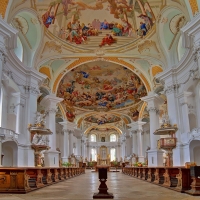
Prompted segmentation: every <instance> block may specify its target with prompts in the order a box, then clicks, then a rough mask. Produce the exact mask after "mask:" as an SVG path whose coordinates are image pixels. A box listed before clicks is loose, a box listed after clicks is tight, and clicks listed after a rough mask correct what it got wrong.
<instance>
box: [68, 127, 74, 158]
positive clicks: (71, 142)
mask: <svg viewBox="0 0 200 200" xmlns="http://www.w3.org/2000/svg"><path fill="white" fill-rule="evenodd" d="M73 133H74V132H73V131H72V130H69V156H71V155H72V154H73Z"/></svg>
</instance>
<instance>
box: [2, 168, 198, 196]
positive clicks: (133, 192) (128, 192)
mask: <svg viewBox="0 0 200 200" xmlns="http://www.w3.org/2000/svg"><path fill="white" fill-rule="evenodd" d="M107 186H108V192H112V193H113V194H114V199H115V200H119V199H120V200H136V199H137V200H144V199H148V200H160V199H162V200H173V199H176V200H196V199H199V197H194V196H188V195H187V194H183V193H179V192H175V191H172V190H169V189H166V188H163V187H159V186H156V185H153V184H150V183H147V182H144V181H141V180H138V179H135V178H132V177H129V176H126V175H123V174H122V173H121V171H120V172H118V173H116V172H109V173H108V181H107ZM98 187H99V181H98V173H94V172H91V170H86V173H85V174H84V175H81V176H78V177H76V178H71V179H68V180H66V181H64V182H61V183H57V184H54V185H52V186H49V187H46V188H42V189H40V190H36V191H33V192H30V193H28V194H1V196H0V200H35V199H38V200H63V199H65V200H66V199H69V200H75V199H76V200H89V199H93V198H92V196H93V194H94V193H95V192H98Z"/></svg>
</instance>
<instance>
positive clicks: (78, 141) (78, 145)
mask: <svg viewBox="0 0 200 200" xmlns="http://www.w3.org/2000/svg"><path fill="white" fill-rule="evenodd" d="M81 145H82V142H81V137H80V136H78V137H77V145H76V148H77V155H78V156H81V152H82V148H81Z"/></svg>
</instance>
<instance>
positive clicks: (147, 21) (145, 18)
mask: <svg viewBox="0 0 200 200" xmlns="http://www.w3.org/2000/svg"><path fill="white" fill-rule="evenodd" d="M138 17H139V18H141V19H143V20H144V23H145V26H146V29H147V31H148V30H149V29H151V27H152V24H153V23H152V21H151V19H150V18H149V17H148V16H146V15H143V14H141V15H139V16H138Z"/></svg>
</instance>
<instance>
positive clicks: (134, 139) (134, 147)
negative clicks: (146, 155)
mask: <svg viewBox="0 0 200 200" xmlns="http://www.w3.org/2000/svg"><path fill="white" fill-rule="evenodd" d="M131 133H132V135H131V140H132V154H135V155H137V148H138V147H137V144H138V143H137V132H136V131H131Z"/></svg>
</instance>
